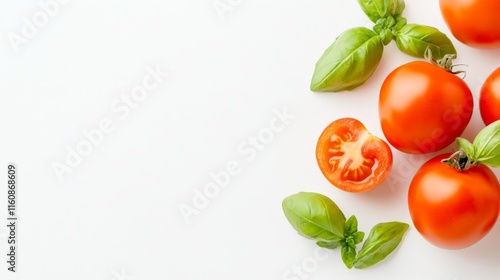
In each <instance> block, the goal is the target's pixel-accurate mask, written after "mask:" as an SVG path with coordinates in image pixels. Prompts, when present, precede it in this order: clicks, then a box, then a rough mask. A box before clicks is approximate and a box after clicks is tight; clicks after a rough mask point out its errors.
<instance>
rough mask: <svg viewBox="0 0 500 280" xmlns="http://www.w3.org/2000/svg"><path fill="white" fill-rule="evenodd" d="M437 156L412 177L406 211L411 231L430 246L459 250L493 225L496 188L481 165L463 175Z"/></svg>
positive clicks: (499, 189) (499, 191) (496, 208)
mask: <svg viewBox="0 0 500 280" xmlns="http://www.w3.org/2000/svg"><path fill="white" fill-rule="evenodd" d="M449 156H450V155H449V154H447V155H446V154H445V155H440V156H437V157H434V158H432V159H431V160H429V161H428V162H426V163H425V164H424V165H423V166H422V167H421V168H420V169H419V170H418V171H417V173H416V174H415V176H414V178H413V180H412V182H411V184H410V188H409V191H408V207H409V210H410V215H411V219H412V221H413V224H414V225H415V228H416V229H417V230H418V232H420V234H422V236H423V237H424V238H425V239H426V240H427V241H429V242H430V243H432V244H434V245H436V246H438V247H441V248H445V249H462V248H465V247H468V246H471V245H472V244H474V243H476V242H478V241H479V240H481V239H482V238H483V237H484V236H485V235H486V234H487V233H488V232H489V231H490V229H491V228H492V227H493V225H494V224H495V222H496V220H497V217H498V211H499V201H500V184H499V182H498V180H497V178H496V176H495V174H494V173H493V172H492V171H491V170H490V169H489V168H488V167H487V166H485V165H478V166H473V167H471V168H470V169H468V170H466V171H457V170H456V169H455V168H453V167H451V166H449V165H448V164H446V163H443V162H441V160H442V159H446V158H448V157H449Z"/></svg>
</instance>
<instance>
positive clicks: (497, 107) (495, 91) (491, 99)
mask: <svg viewBox="0 0 500 280" xmlns="http://www.w3.org/2000/svg"><path fill="white" fill-rule="evenodd" d="M479 110H480V112H481V118H482V119H483V122H484V124H485V125H489V124H490V123H492V122H494V121H496V120H500V68H497V69H496V70H495V71H493V72H492V73H491V74H490V75H489V76H488V78H487V79H486V81H485V82H484V84H483V86H482V88H481V92H480V94H479Z"/></svg>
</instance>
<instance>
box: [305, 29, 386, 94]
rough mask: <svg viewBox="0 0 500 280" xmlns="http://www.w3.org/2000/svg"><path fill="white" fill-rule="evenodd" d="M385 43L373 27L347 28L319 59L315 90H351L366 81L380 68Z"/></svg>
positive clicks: (313, 84)
mask: <svg viewBox="0 0 500 280" xmlns="http://www.w3.org/2000/svg"><path fill="white" fill-rule="evenodd" d="M383 50H384V45H383V44H382V41H381V39H380V36H378V35H377V34H376V33H375V32H374V31H373V30H370V29H368V28H365V27H356V28H352V29H348V30H346V31H344V32H343V33H342V34H340V35H339V36H338V37H337V39H336V40H335V42H333V44H332V45H330V47H328V48H327V49H326V51H325V52H324V53H323V55H322V56H321V57H320V58H319V60H318V62H316V67H315V70H314V74H313V76H312V79H311V90H312V91H330V92H337V91H343V90H352V89H354V88H356V87H358V86H360V85H361V84H363V83H364V82H365V81H366V80H368V78H370V76H371V75H372V74H373V72H374V71H375V69H376V68H377V66H378V64H379V62H380V59H381V58H382V53H383Z"/></svg>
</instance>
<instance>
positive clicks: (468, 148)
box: [456, 137, 474, 157]
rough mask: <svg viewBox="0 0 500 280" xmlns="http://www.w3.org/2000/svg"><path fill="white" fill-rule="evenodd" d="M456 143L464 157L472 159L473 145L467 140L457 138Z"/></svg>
mask: <svg viewBox="0 0 500 280" xmlns="http://www.w3.org/2000/svg"><path fill="white" fill-rule="evenodd" d="M456 141H457V146H458V148H460V149H462V150H463V151H464V152H465V154H466V155H468V156H472V157H474V145H472V143H471V142H469V140H467V139H465V138H462V137H457V140H456Z"/></svg>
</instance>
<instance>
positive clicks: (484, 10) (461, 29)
mask: <svg viewBox="0 0 500 280" xmlns="http://www.w3.org/2000/svg"><path fill="white" fill-rule="evenodd" d="M439 6H440V8H441V14H442V16H443V19H444V21H445V22H446V25H448V28H449V29H450V31H451V33H452V34H453V36H455V38H457V40H459V41H460V42H462V43H464V44H466V45H468V46H470V47H474V48H480V49H493V48H499V47H500V24H498V16H499V15H500V2H498V1H497V0H467V1H464V0H440V1H439Z"/></svg>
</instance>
